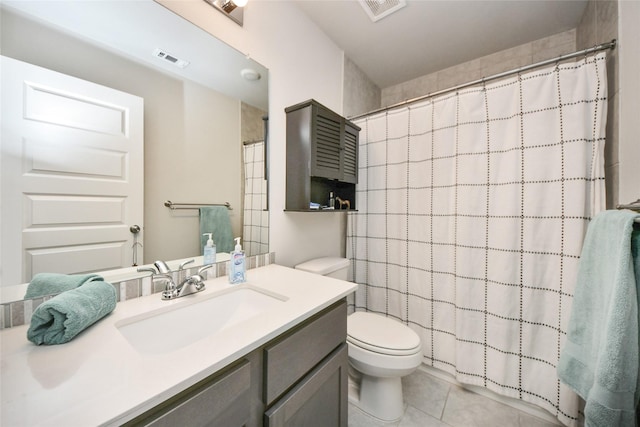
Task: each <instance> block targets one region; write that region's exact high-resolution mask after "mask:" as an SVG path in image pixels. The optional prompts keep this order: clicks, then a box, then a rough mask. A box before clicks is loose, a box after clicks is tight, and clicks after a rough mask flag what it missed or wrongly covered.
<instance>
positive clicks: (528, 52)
mask: <svg viewBox="0 0 640 427" xmlns="http://www.w3.org/2000/svg"><path fill="white" fill-rule="evenodd" d="M575 50H576V30H575V29H572V30H569V31H565V32H563V33H560V34H556V35H553V36H549V37H545V38H543V39H540V40H536V41H533V42H530V43H526V44H523V45H520V46H516V47H514V48H511V49H506V50H503V51H500V52H496V53H494V54H491V55H487V56H483V57H480V58H477V59H474V60H471V61H468V62H464V63H462V64H459V65H455V66H453V67H449V68H445V69H444V70H440V71H437V72H435V73H431V74H427V75H424V76H421V77H418V78H416V79H413V80H409V81H407V82H403V83H400V84H397V85H395V86H390V87H387V88H384V89H382V104H381V105H382V106H389V105H393V104H397V103H399V102H402V101H405V100H407V99H412V98H417V97H419V96H423V95H427V94H429V93H432V92H436V91H439V90H444V89H448V88H450V87H454V86H457V85H460V84H463V83H467V82H470V81H473V80H478V79H481V78H482V77H487V76H491V75H493V74H498V73H501V72H504V71H509V70H513V69H515V68H519V67H522V66H525V65H530V64H533V63H535V62H539V61H543V60H545V59H551V58H555V57H558V56H559V55H562V54H566V53H571V52H574V51H575Z"/></svg>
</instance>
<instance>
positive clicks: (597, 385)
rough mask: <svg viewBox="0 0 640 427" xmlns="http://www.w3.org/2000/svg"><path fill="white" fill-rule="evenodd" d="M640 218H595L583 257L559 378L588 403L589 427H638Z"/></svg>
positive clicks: (615, 214)
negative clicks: (638, 225)
mask: <svg viewBox="0 0 640 427" xmlns="http://www.w3.org/2000/svg"><path fill="white" fill-rule="evenodd" d="M636 218H640V216H639V215H638V214H636V213H633V212H630V211H605V212H601V213H600V214H598V215H596V216H595V217H594V218H593V220H592V221H591V223H590V224H589V228H588V230H587V235H586V236H585V241H584V245H583V248H582V254H581V256H580V263H579V267H578V276H577V282H576V288H575V294H574V297H573V304H572V311H571V316H570V318H569V326H568V330H567V339H566V342H565V344H564V347H563V348H562V352H561V354H560V361H559V364H558V376H559V378H560V379H561V380H562V381H563V382H564V383H566V384H567V385H569V386H570V387H571V388H572V389H573V390H575V391H576V393H578V394H579V395H580V396H581V397H582V398H583V399H584V400H585V401H586V405H585V409H584V414H585V425H587V426H590V427H591V426H593V427H609V426H619V427H633V426H635V408H636V406H637V404H638V398H639V393H638V384H639V381H640V377H639V370H638V367H639V364H640V360H639V352H640V348H639V347H640V343H639V340H638V333H639V329H638V328H639V323H638V283H637V281H638V279H640V276H639V275H638V273H639V272H638V271H637V270H638V268H640V262H639V261H638V258H637V257H638V246H639V245H640V232H639V231H638V230H637V229H636V230H634V221H635V219H636ZM634 257H635V259H634ZM634 266H635V267H634Z"/></svg>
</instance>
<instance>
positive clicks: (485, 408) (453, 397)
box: [442, 386, 520, 427]
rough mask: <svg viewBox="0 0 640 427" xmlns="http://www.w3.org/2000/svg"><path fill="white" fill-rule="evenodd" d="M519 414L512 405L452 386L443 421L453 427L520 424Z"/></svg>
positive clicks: (491, 426)
mask: <svg viewBox="0 0 640 427" xmlns="http://www.w3.org/2000/svg"><path fill="white" fill-rule="evenodd" d="M519 414H520V411H518V410H517V409H514V408H512V407H510V406H507V405H504V404H502V403H498V402H496V401H494V400H492V399H489V398H488V397H484V396H481V395H479V394H476V393H473V392H471V391H468V390H465V389H464V388H462V387H458V386H452V387H451V390H450V392H449V398H448V399H447V404H446V405H445V409H444V413H443V415H442V421H444V422H445V423H447V424H449V425H451V426H453V427H495V426H518V421H519Z"/></svg>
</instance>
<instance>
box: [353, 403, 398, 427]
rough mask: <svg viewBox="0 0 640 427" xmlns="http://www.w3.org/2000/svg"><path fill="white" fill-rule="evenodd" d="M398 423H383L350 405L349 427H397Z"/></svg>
mask: <svg viewBox="0 0 640 427" xmlns="http://www.w3.org/2000/svg"><path fill="white" fill-rule="evenodd" d="M397 425H398V423H383V422H382V421H379V420H376V419H375V418H373V417H371V416H369V415H367V414H365V413H364V412H362V411H361V410H360V409H359V408H357V407H356V406H354V405H353V404H351V403H349V427H395V426H397Z"/></svg>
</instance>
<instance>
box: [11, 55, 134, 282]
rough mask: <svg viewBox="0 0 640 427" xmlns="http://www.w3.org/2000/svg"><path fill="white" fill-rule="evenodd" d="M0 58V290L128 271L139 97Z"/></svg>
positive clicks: (131, 244) (132, 219) (131, 254)
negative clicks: (55, 277)
mask: <svg viewBox="0 0 640 427" xmlns="http://www.w3.org/2000/svg"><path fill="white" fill-rule="evenodd" d="M1 60H2V64H1V67H2V68H1V70H2V72H1V75H2V92H1V97H2V116H1V121H2V139H1V148H2V150H1V157H0V161H1V193H0V194H1V216H0V221H1V231H0V233H1V234H0V238H1V239H0V240H1V241H2V244H1V252H0V260H1V263H0V269H1V282H0V284H1V285H2V286H9V285H16V284H19V283H26V282H28V281H29V280H30V278H31V277H32V276H33V275H34V274H36V273H40V272H55V273H83V272H90V271H100V270H107V269H111V268H117V267H126V266H131V264H132V258H133V253H132V250H133V249H132V246H133V243H134V242H133V234H132V233H131V231H130V227H131V226H133V225H139V226H140V227H141V228H142V225H143V224H142V222H143V99H142V98H140V97H137V96H134V95H131V94H128V93H124V92H120V91H117V90H114V89H111V88H107V87H104V86H100V85H97V84H95V83H91V82H87V81H84V80H80V79H77V78H75V77H70V76H67V75H64V74H60V73H57V72H53V71H51V70H47V69H44V68H41V67H37V66H34V65H31V64H27V63H24V62H20V61H16V60H14V59H11V58H7V57H2V58H1ZM137 251H138V259H142V253H141V248H140V247H138V248H137Z"/></svg>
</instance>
